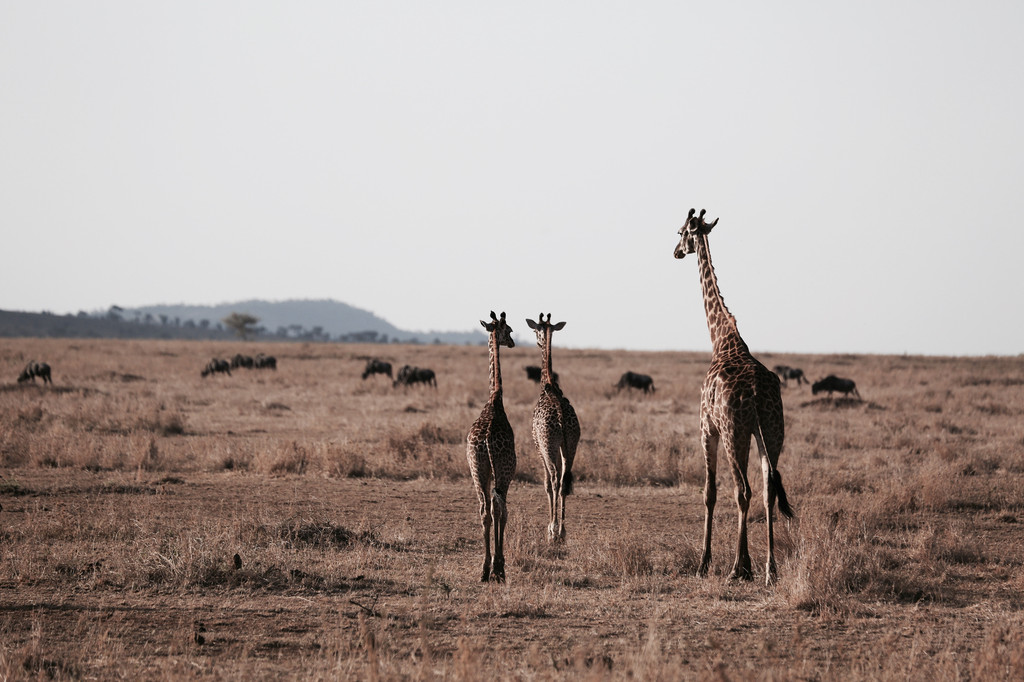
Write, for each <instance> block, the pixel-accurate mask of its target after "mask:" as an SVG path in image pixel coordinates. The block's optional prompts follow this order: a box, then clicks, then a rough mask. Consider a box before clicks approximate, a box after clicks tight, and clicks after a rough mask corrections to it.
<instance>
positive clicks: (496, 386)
mask: <svg viewBox="0 0 1024 682" xmlns="http://www.w3.org/2000/svg"><path fill="white" fill-rule="evenodd" d="M499 348H500V345H499V344H498V334H497V332H496V331H494V332H491V333H490V334H489V339H488V341H487V350H488V368H487V372H488V376H489V377H490V382H489V383H490V387H491V400H492V401H493V400H497V401H498V402H501V359H500V358H499V357H498V352H499Z"/></svg>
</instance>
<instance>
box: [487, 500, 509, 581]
mask: <svg viewBox="0 0 1024 682" xmlns="http://www.w3.org/2000/svg"><path fill="white" fill-rule="evenodd" d="M507 494H508V493H507V491H505V492H502V491H499V490H497V488H495V491H494V497H493V504H492V505H491V506H492V508H493V509H494V562H493V564H492V565H491V577H492V578H493V579H494V581H495V582H499V583H503V582H505V524H506V521H508V507H507V506H506V503H505V496H506V495H507Z"/></svg>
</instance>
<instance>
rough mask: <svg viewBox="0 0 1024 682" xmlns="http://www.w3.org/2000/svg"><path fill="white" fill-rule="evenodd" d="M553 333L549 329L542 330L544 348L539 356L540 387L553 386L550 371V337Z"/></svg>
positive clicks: (552, 374) (552, 373)
mask: <svg viewBox="0 0 1024 682" xmlns="http://www.w3.org/2000/svg"><path fill="white" fill-rule="evenodd" d="M552 336H553V333H552V331H551V327H548V328H547V329H545V330H544V347H543V348H542V349H541V354H540V383H541V385H542V386H543V385H546V384H551V385H552V386H554V385H555V382H554V379H552V377H553V376H554V372H552V371H551V337H552Z"/></svg>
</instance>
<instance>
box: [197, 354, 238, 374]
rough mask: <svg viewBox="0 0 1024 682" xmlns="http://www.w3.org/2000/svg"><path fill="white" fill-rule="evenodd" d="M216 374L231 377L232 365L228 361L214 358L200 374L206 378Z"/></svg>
mask: <svg viewBox="0 0 1024 682" xmlns="http://www.w3.org/2000/svg"><path fill="white" fill-rule="evenodd" d="M216 372H223V373H224V374H227V375H228V376H231V363H230V362H228V361H227V360H219V359H217V358H213V359H212V360H210V362H209V363H208V364H207V365H206V367H204V368H203V371H202V372H200V373H199V374H200V375H201V376H203V377H204V378H205V377H208V376H209V375H211V374H214V373H216Z"/></svg>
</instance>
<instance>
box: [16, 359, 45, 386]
mask: <svg viewBox="0 0 1024 682" xmlns="http://www.w3.org/2000/svg"><path fill="white" fill-rule="evenodd" d="M36 377H39V378H40V379H42V380H43V383H44V384H52V383H53V379H51V378H50V366H49V365H48V364H46V363H45V362H36V361H34V360H32V361H30V362H29V363H28V364H27V365H25V369H23V370H21V374H19V375H18V383H19V384H20V383H22V382H23V381H29V380H31V381H32V383H33V384H34V383H36Z"/></svg>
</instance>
